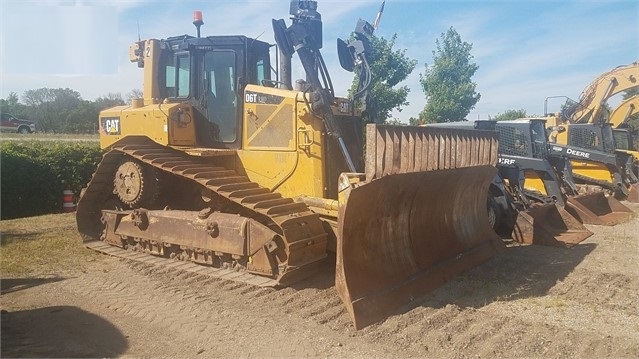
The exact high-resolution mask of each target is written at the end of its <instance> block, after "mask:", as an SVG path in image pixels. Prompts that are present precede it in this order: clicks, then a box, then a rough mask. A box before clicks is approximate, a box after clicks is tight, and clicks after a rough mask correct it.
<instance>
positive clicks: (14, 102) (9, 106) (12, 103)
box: [0, 92, 28, 119]
mask: <svg viewBox="0 0 639 359" xmlns="http://www.w3.org/2000/svg"><path fill="white" fill-rule="evenodd" d="M0 111H2V112H7V113H10V114H12V115H14V116H16V117H18V118H25V119H28V117H27V106H25V105H23V104H21V103H20V101H19V99H18V95H17V94H16V93H15V92H10V93H9V96H7V98H6V99H0Z"/></svg>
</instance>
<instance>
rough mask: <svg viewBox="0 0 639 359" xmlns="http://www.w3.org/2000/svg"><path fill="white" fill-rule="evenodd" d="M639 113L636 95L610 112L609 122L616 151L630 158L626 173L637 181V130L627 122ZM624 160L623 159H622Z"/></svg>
mask: <svg viewBox="0 0 639 359" xmlns="http://www.w3.org/2000/svg"><path fill="white" fill-rule="evenodd" d="M637 113H639V95H634V96H631V97H629V98H627V99H626V100H624V101H623V102H621V103H620V104H619V106H617V108H615V109H614V110H613V111H612V112H610V118H609V120H608V122H610V125H611V126H612V135H613V136H614V138H615V150H616V151H617V153H618V154H620V155H621V156H624V154H625V156H627V157H630V160H631V162H632V164H631V165H628V164H627V161H626V166H625V168H626V171H630V172H629V173H628V176H629V177H632V176H634V177H635V179H636V178H637V177H639V150H638V149H637V147H636V144H635V136H634V135H633V133H634V134H636V130H634V131H633V129H631V128H630V127H629V126H628V124H627V121H628V119H629V118H630V116H633V115H635V114H637ZM622 158H623V157H622Z"/></svg>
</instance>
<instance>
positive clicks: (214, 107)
mask: <svg viewBox="0 0 639 359" xmlns="http://www.w3.org/2000/svg"><path fill="white" fill-rule="evenodd" d="M204 72H205V77H206V83H207V88H206V92H207V93H206V107H207V109H206V110H207V117H208V119H209V121H210V122H213V123H215V124H216V125H217V126H218V127H219V130H220V134H219V139H220V140H221V141H222V142H235V140H236V139H237V105H238V104H237V102H238V101H237V91H236V88H235V86H236V76H237V75H236V68H235V52H233V51H210V52H207V53H206V55H205V56H204Z"/></svg>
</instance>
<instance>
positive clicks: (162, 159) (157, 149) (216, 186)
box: [76, 142, 327, 286]
mask: <svg viewBox="0 0 639 359" xmlns="http://www.w3.org/2000/svg"><path fill="white" fill-rule="evenodd" d="M126 157H129V158H131V159H135V160H138V161H140V162H142V163H144V164H146V165H148V166H152V167H153V168H155V169H156V170H160V171H164V172H165V173H170V174H172V175H174V176H179V177H181V178H185V179H188V180H191V181H193V182H195V183H198V184H199V185H201V186H202V188H206V189H208V190H210V191H212V192H214V193H216V194H217V195H219V196H221V197H224V198H226V199H227V200H228V201H230V202H233V203H235V204H236V205H239V206H241V207H240V208H241V212H242V213H243V214H244V215H246V213H250V218H251V219H253V220H255V221H257V222H259V223H261V224H263V225H265V226H267V227H268V228H269V229H270V230H272V231H273V232H275V233H276V234H277V235H279V236H280V237H282V239H283V240H284V241H285V243H287V248H288V251H289V252H288V259H289V263H288V265H289V266H294V265H291V263H290V262H291V258H293V257H295V256H296V251H304V250H308V249H307V247H308V245H309V244H310V243H312V244H313V245H314V246H319V247H322V246H324V247H325V246H326V241H327V234H326V232H325V230H324V228H323V223H322V222H321V220H320V218H319V216H318V215H317V214H315V213H313V212H311V211H310V210H309V209H308V207H307V206H306V205H305V204H303V203H299V202H295V201H294V200H293V199H291V198H284V197H282V196H281V195H280V194H279V193H275V192H271V191H270V190H269V189H268V188H264V187H261V186H260V185H259V184H257V183H255V182H251V181H250V180H249V179H248V178H247V177H246V176H242V175H239V174H238V173H236V172H235V171H233V170H229V169H227V168H224V167H219V166H215V165H214V164H210V163H205V161H202V160H201V158H199V157H193V156H189V155H188V154H186V153H184V152H181V151H178V150H175V149H172V148H168V147H163V146H159V145H157V144H154V143H151V142H146V143H144V144H135V145H129V144H125V145H119V146H118V145H116V146H114V147H112V149H111V150H110V151H109V152H108V153H106V154H105V155H104V157H103V159H102V161H101V163H100V164H99V166H98V168H97V170H96V172H95V173H94V175H93V178H92V179H91V181H90V182H89V184H88V186H87V188H86V189H84V190H83V193H82V195H81V198H80V200H79V202H78V207H77V214H76V216H77V224H78V230H79V231H80V233H81V235H82V237H83V238H84V240H85V244H86V245H87V247H89V248H92V249H95V250H97V251H100V252H103V253H106V254H109V255H113V256H117V257H123V258H130V257H131V256H132V255H131V253H135V252H131V251H127V250H124V249H119V248H117V247H113V246H111V245H110V244H108V243H106V242H104V241H100V240H99V239H101V236H102V237H103V233H102V232H103V229H104V224H103V223H102V222H101V221H102V220H103V219H102V210H105V209H106V210H109V209H111V208H108V207H109V205H108V202H109V199H110V198H111V197H112V196H113V195H112V193H113V176H114V173H115V172H116V169H117V166H118V164H119V163H120V161H122V159H123V158H126ZM238 214H239V213H238ZM110 247H112V248H113V249H112V248H110ZM194 250H203V249H200V248H194ZM204 250H205V249H204ZM315 252H317V253H318V254H317V255H316V256H315V257H314V258H309V256H308V253H306V254H302V255H301V257H302V259H303V261H302V262H300V260H299V258H298V263H297V264H298V267H299V268H295V271H296V272H297V276H306V275H308V274H310V273H312V272H313V270H314V268H315V267H317V266H318V265H319V264H320V263H321V261H322V260H323V259H324V258H325V257H326V251H325V250H324V251H315ZM147 256H148V255H147ZM298 257H299V255H298ZM155 258H158V259H162V260H164V261H167V262H168V263H174V262H175V260H173V259H170V258H161V257H155ZM178 263H179V262H178ZM197 266H200V265H197ZM302 267H303V268H302ZM229 271H230V272H233V273H230V272H229ZM209 272H210V273H208V274H209V275H211V276H217V277H220V278H224V279H229V280H234V281H239V282H244V283H248V284H253V285H259V286H277V285H279V284H283V283H281V281H280V279H281V278H271V277H268V276H261V275H256V274H250V273H248V272H246V271H244V272H236V271H235V270H226V269H222V268H211V269H210V270H209ZM305 272H310V273H308V274H306V273H305ZM297 276H295V275H293V276H292V277H293V278H287V280H288V281H295V280H298V279H301V278H297Z"/></svg>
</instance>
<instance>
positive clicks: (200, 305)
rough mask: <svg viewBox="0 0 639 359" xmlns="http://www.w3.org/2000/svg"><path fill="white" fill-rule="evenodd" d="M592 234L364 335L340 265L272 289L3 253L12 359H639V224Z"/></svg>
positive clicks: (5, 341) (482, 276) (537, 252)
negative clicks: (44, 262) (14, 267)
mask: <svg viewBox="0 0 639 359" xmlns="http://www.w3.org/2000/svg"><path fill="white" fill-rule="evenodd" d="M625 204H626V205H628V206H629V207H631V208H632V209H633V210H634V211H635V212H636V213H637V212H639V205H636V204H634V205H633V204H628V203H625ZM59 216H60V220H59V223H60V226H63V227H61V228H62V229H63V233H66V234H65V235H68V236H69V237H74V236H75V233H74V230H75V228H74V227H73V225H72V219H70V218H71V217H69V215H68V214H62V215H59ZM5 222H6V221H5ZM4 227H6V226H4ZM588 228H589V229H591V230H592V231H593V232H595V235H593V236H592V237H590V238H588V239H587V240H586V241H585V242H583V243H582V244H580V245H578V246H576V247H574V248H570V249H564V248H550V247H541V246H514V247H509V248H508V249H507V250H506V251H504V252H503V253H501V254H500V255H498V256H497V257H495V258H493V259H492V260H490V261H488V262H486V263H485V264H483V265H481V266H479V267H476V268H474V269H472V270H470V271H468V272H467V273H466V274H464V275H463V276H460V277H458V278H456V279H455V280H453V281H452V282H450V283H448V284H446V285H445V286H443V287H441V288H440V289H438V290H437V291H435V292H434V293H432V294H430V295H428V296H426V297H424V298H422V299H420V300H418V301H416V302H415V303H414V305H412V306H411V307H410V308H405V309H404V310H403V311H401V312H400V313H398V314H396V315H394V316H392V317H390V318H388V319H387V320H385V321H383V322H381V323H378V324H375V325H372V326H370V327H367V328H364V329H362V330H359V331H355V330H354V329H353V326H352V324H351V323H350V320H349V318H348V315H347V314H346V312H345V311H344V309H343V307H342V303H341V302H340V299H339V297H338V295H337V293H336V291H335V288H334V287H333V280H334V275H333V273H332V271H331V264H330V263H329V264H328V265H327V266H326V268H325V269H324V270H323V271H322V272H321V273H319V274H317V275H315V276H313V277H311V278H310V279H308V280H306V281H304V282H302V283H300V284H298V285H296V286H295V287H289V288H285V289H281V290H272V289H262V288H256V287H250V286H248V285H244V284H238V283H234V282H228V281H223V280H220V279H213V278H209V277H204V276H201V275H198V274H193V273H188V272H180V271H179V270H176V269H174V270H170V269H167V268H163V267H157V266H154V265H152V264H145V263H140V262H134V261H130V260H125V259H117V258H113V257H109V256H105V255H100V256H96V255H90V256H86V257H85V256H80V257H78V255H77V254H74V255H72V256H69V257H73V258H69V260H73V262H72V263H71V264H68V263H67V264H65V263H61V264H56V268H59V269H57V270H56V269H53V270H52V269H46V267H44V268H45V269H43V268H40V267H38V268H28V269H27V270H26V271H25V272H24V273H26V274H23V275H11V274H7V270H5V264H4V263H7V262H8V258H7V257H5V256H6V255H7V252H3V253H2V255H3V258H2V263H3V270H2V281H1V287H2V294H1V296H0V299H1V307H2V318H1V319H2V333H1V334H2V337H1V346H2V351H1V355H2V357H3V358H7V357H154V358H159V357H171V358H199V357H202V358H218V357H219V358H230V357H236V358H249V357H258V358H261V357H291V358H292V357H294V358H299V357H312V358H314V357H345V358H369V357H393V358H395V357H400V358H409V357H420V358H444V357H455V358H512V357H534V358H603V357H609V358H637V357H639V310H638V309H639V307H638V304H639V303H638V297H639V233H638V230H639V217H635V218H634V219H633V220H632V221H631V222H628V223H625V224H621V225H617V226H614V227H602V226H588ZM3 231H5V230H3ZM3 235H5V236H6V235H7V233H6V231H5V232H4V233H3ZM14 235H15V234H14ZM29 240H34V239H33V238H30V239H29ZM77 246H81V244H80V243H79V242H78V243H77ZM82 250H84V249H82ZM86 251H88V250H86ZM78 258H81V259H82V260H78ZM34 266H35V264H34Z"/></svg>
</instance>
